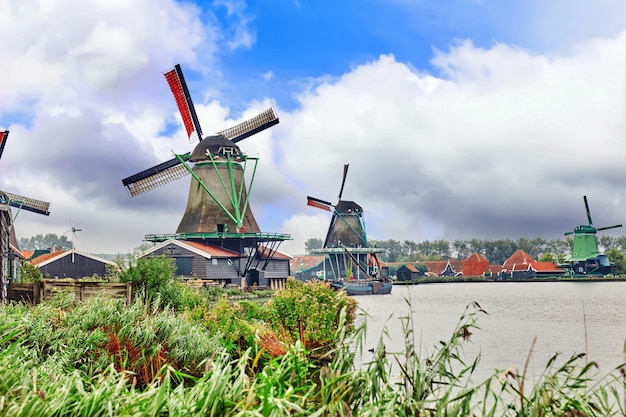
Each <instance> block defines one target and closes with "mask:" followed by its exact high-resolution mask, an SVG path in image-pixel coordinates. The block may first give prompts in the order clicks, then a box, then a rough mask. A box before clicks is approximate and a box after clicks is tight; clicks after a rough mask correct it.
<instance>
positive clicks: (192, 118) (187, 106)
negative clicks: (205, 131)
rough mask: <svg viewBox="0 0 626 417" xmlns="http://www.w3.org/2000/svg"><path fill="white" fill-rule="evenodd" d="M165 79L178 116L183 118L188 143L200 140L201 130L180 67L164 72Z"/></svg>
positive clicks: (177, 65)
mask: <svg viewBox="0 0 626 417" xmlns="http://www.w3.org/2000/svg"><path fill="white" fill-rule="evenodd" d="M165 79H166V80H167V83H168V84H169V86H170V90H172V93H173V94H174V98H175V99H176V105H177V106H178V110H179V111H180V115H181V116H182V117H183V124H184V125H185V130H186V131H187V136H188V137H189V143H191V142H194V141H195V140H198V141H200V140H202V129H201V128H200V122H199V121H198V115H197V114H196V108H195V107H194V106H193V101H191V95H190V94H189V90H188V89H187V83H186V82H185V77H184V76H183V70H182V69H181V68H180V65H179V64H176V66H175V67H174V69H172V70H171V71H168V72H166V73H165Z"/></svg>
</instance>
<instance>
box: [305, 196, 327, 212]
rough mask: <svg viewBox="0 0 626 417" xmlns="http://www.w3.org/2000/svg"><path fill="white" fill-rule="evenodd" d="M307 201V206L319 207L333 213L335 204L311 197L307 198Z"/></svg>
mask: <svg viewBox="0 0 626 417" xmlns="http://www.w3.org/2000/svg"><path fill="white" fill-rule="evenodd" d="M306 199H307V202H306V204H307V205H308V206H311V207H317V208H320V209H322V210H326V211H332V209H331V207H333V204H332V203H329V202H328V201H324V200H320V199H319V198H314V197H311V196H307V197H306Z"/></svg>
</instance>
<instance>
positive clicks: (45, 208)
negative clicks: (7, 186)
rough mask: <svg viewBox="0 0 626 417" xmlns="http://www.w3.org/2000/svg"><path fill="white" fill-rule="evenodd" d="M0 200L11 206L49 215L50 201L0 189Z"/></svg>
mask: <svg viewBox="0 0 626 417" xmlns="http://www.w3.org/2000/svg"><path fill="white" fill-rule="evenodd" d="M0 202H2V203H5V204H8V205H9V206H11V207H15V208H19V209H22V210H27V211H32V212H33V213H38V214H43V215H44V216H48V215H50V203H48V202H46V201H41V200H35V199H33V198H28V197H24V196H21V195H17V194H12V193H7V192H3V191H0Z"/></svg>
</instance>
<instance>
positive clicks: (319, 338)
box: [265, 279, 357, 349]
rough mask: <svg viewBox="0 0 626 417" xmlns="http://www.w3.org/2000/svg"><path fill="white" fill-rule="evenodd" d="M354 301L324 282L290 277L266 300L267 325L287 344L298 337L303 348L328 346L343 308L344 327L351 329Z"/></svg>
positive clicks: (348, 332)
mask: <svg viewBox="0 0 626 417" xmlns="http://www.w3.org/2000/svg"><path fill="white" fill-rule="evenodd" d="M356 306H357V302H356V301H355V300H354V299H353V298H351V297H349V296H347V295H346V293H345V292H344V291H338V292H337V291H334V290H332V289H331V288H330V286H329V285H328V283H323V282H307V283H304V282H302V281H296V280H293V279H290V280H289V281H288V282H287V287H286V288H285V289H284V290H280V291H278V292H277V293H276V295H275V296H274V297H273V298H272V299H271V300H270V301H268V302H267V304H266V306H265V307H266V310H267V311H266V314H267V324H268V326H269V327H270V328H271V329H272V330H273V331H274V332H275V333H276V334H277V335H279V337H284V338H285V340H283V341H284V342H285V343H287V344H288V345H292V344H293V343H295V342H296V341H297V340H300V341H301V342H302V343H303V344H304V346H305V347H306V348H319V347H321V348H324V349H328V348H331V347H332V345H333V340H334V335H335V333H336V331H337V328H338V326H339V318H340V314H341V311H342V310H343V309H345V314H346V320H345V330H346V331H347V334H350V333H351V332H352V331H353V330H354V321H355V317H356Z"/></svg>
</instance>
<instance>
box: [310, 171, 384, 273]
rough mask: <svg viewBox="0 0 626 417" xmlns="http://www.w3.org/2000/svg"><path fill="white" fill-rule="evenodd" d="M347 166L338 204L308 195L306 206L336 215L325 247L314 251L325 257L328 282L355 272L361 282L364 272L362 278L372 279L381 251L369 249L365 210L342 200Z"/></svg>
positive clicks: (333, 217) (353, 203)
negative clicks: (375, 261) (364, 218)
mask: <svg viewBox="0 0 626 417" xmlns="http://www.w3.org/2000/svg"><path fill="white" fill-rule="evenodd" d="M348 167H349V164H345V165H344V166H343V178H342V180H341V187H340V188H339V198H338V201H337V204H332V203H331V202H328V201H325V200H321V199H319V198H315V197H311V196H307V205H309V206H312V207H316V208H319V209H322V210H326V211H330V212H332V214H333V216H332V218H331V220H330V226H329V227H328V232H327V233H326V239H325V240H324V246H323V247H322V249H318V250H315V251H314V252H316V253H321V254H325V255H326V260H325V264H324V268H325V271H324V276H325V279H327V280H339V279H342V278H346V277H347V276H348V277H349V276H350V275H351V274H352V273H355V274H356V278H357V279H358V278H361V272H363V273H364V275H365V276H364V277H363V278H369V277H368V276H367V275H369V274H370V273H372V272H374V270H375V268H376V266H375V265H371V262H370V260H371V259H372V258H374V256H372V255H373V254H374V255H375V253H376V252H381V251H382V250H379V249H376V248H370V247H368V243H367V235H366V233H365V224H364V222H363V208H361V206H360V205H358V204H357V203H355V202H354V201H349V200H343V199H342V196H343V190H344V187H345V184H346V177H347V175H348ZM366 271H367V272H366Z"/></svg>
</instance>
